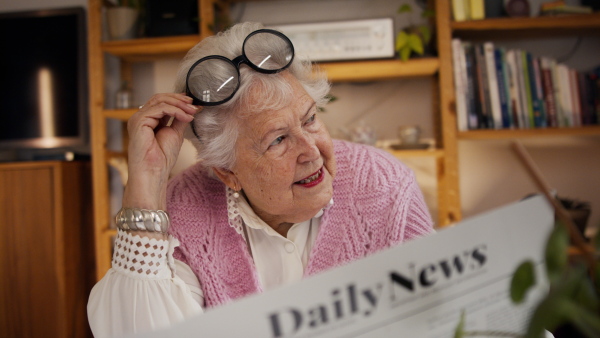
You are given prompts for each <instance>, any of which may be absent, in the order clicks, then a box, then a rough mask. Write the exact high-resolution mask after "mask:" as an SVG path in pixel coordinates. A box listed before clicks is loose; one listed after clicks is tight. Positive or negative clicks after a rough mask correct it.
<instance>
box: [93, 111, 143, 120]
mask: <svg viewBox="0 0 600 338" xmlns="http://www.w3.org/2000/svg"><path fill="white" fill-rule="evenodd" d="M137 111H138V109H137V108H130V109H107V110H104V111H102V114H104V117H106V118H111V119H116V120H121V121H123V122H127V120H129V118H130V117H131V116H132V115H133V114H135V113H136V112H137Z"/></svg>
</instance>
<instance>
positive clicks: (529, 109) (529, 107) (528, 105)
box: [520, 51, 535, 128]
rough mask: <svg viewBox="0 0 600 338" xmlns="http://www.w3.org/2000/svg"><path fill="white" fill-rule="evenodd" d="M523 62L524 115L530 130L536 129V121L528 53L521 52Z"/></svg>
mask: <svg viewBox="0 0 600 338" xmlns="http://www.w3.org/2000/svg"><path fill="white" fill-rule="evenodd" d="M520 56H521V57H520V60H521V63H520V65H521V73H522V74H523V87H522V89H521V90H522V91H523V95H524V97H523V103H524V109H523V112H524V115H525V123H526V124H527V127H528V128H533V127H535V123H534V119H533V103H532V102H531V80H530V79H529V67H528V65H527V52H526V51H521V55H520Z"/></svg>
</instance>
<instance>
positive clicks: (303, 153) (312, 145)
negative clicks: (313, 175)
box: [298, 133, 321, 163]
mask: <svg viewBox="0 0 600 338" xmlns="http://www.w3.org/2000/svg"><path fill="white" fill-rule="evenodd" d="M299 139H300V142H299V144H298V146H299V147H300V154H299V155H298V163H304V162H312V161H316V160H318V159H319V157H320V156H321V153H320V151H319V148H318V147H317V141H316V139H315V138H314V136H312V135H310V134H307V133H303V134H302V136H301V137H300V138H299Z"/></svg>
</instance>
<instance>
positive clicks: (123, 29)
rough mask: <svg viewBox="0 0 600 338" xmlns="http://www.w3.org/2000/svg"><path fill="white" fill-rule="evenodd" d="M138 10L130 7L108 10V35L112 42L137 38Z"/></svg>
mask: <svg viewBox="0 0 600 338" xmlns="http://www.w3.org/2000/svg"><path fill="white" fill-rule="evenodd" d="M137 19H138V10H137V9H134V8H130V7H110V8H107V9H106V23H107V24H108V35H109V36H110V38H111V39H112V40H126V39H133V38H135V37H136V32H137Z"/></svg>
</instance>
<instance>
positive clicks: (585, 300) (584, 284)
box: [573, 275, 599, 312]
mask: <svg viewBox="0 0 600 338" xmlns="http://www.w3.org/2000/svg"><path fill="white" fill-rule="evenodd" d="M573 300H574V301H575V302H576V303H577V304H580V305H581V306H583V307H584V308H586V309H588V310H590V311H594V312H598V309H599V304H598V295H597V294H596V291H595V290H594V286H593V285H592V281H591V280H590V279H589V278H587V277H586V276H585V275H583V276H582V277H581V282H580V283H579V287H578V288H577V289H576V290H575V296H574V297H573Z"/></svg>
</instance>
